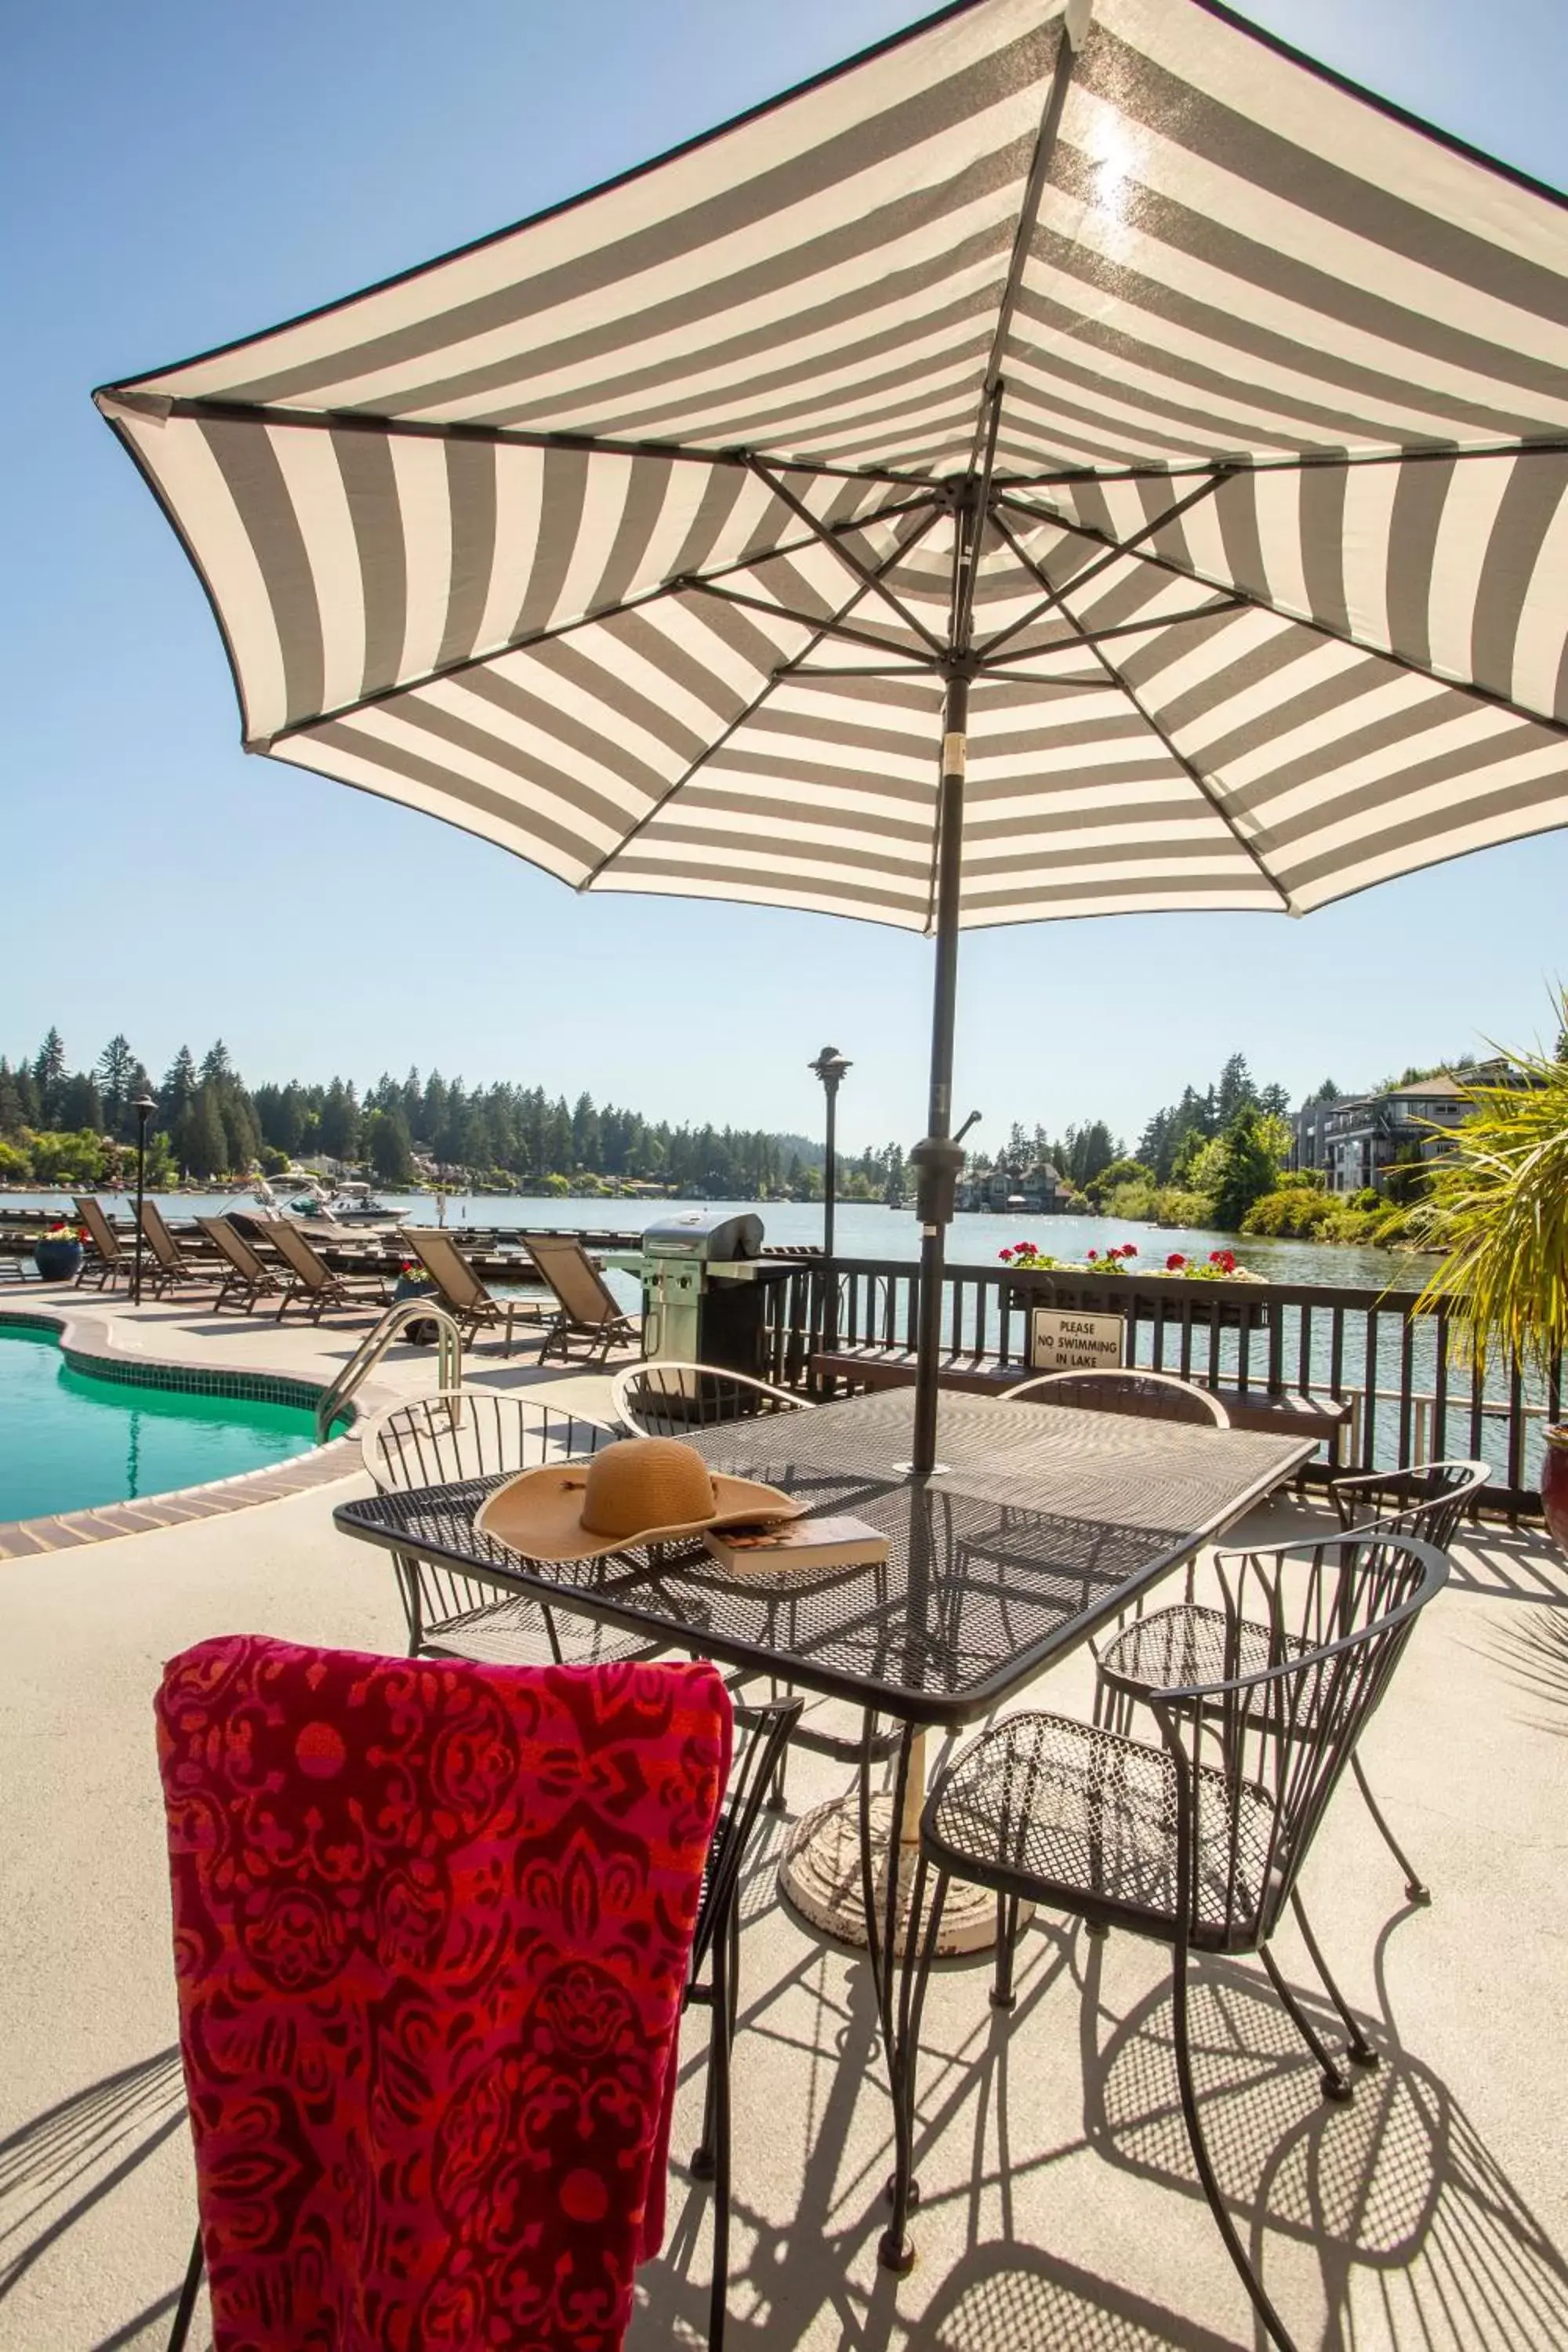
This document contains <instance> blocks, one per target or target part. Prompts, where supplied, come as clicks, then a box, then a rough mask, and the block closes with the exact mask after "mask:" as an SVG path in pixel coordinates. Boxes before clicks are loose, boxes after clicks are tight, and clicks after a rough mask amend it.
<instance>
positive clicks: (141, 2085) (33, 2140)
mask: <svg viewBox="0 0 1568 2352" xmlns="http://www.w3.org/2000/svg"><path fill="white" fill-rule="evenodd" d="M184 2129H185V2086H184V2076H183V2075H182V2074H181V2071H180V2053H179V2051H178V2050H177V2049H175V2048H170V2049H168V2050H160V2051H158V2052H157V2053H155V2054H154V2055H153V2057H151V2058H143V2059H141V2060H139V2061H138V2062H137V2063H136V2064H135V2065H133V2066H124V2067H121V2069H120V2070H119V2072H118V2073H116V2074H105V2075H104V2076H103V2077H102V2078H101V2080H100V2081H99V2082H96V2083H91V2084H88V2086H87V2088H86V2089H85V2090H81V2091H76V2092H73V2093H72V2095H71V2096H70V2097H69V2098H68V2099H62V2100H61V2101H60V2102H59V2103H58V2105H56V2106H52V2107H47V2108H45V2110H44V2112H43V2113H42V2114H41V2115H37V2116H31V2117H30V2118H29V2119H28V2121H27V2122H26V2123H25V2124H23V2125H21V2126H19V2127H18V2128H17V2129H16V2131H13V2132H12V2133H11V2134H10V2135H9V2136H8V2137H6V2138H5V2139H4V2140H0V2332H3V2331H4V2328H5V2303H6V2301H7V2299H8V2298H9V2297H10V2296H11V2295H12V2294H14V2293H15V2292H16V2289H17V2288H18V2287H19V2286H20V2285H21V2284H22V2283H23V2281H24V2280H25V2279H26V2276H27V2274H28V2273H29V2272H30V2271H31V2270H32V2269H33V2268H34V2266H35V2264H37V2263H39V2262H40V2261H42V2260H43V2259H44V2258H45V2257H46V2256H47V2255H48V2254H49V2253H50V2252H51V2250H52V2249H55V2248H58V2249H59V2250H60V2259H62V2260H63V2261H65V2262H66V2263H69V2261H70V2259H71V2257H70V2252H69V2246H68V2240H69V2236H70V2232H71V2231H73V2230H74V2229H76V2228H77V2226H78V2225H79V2223H80V2222H81V2221H83V2220H84V2218H85V2217H86V2215H87V2214H88V2213H89V2212H90V2211H91V2210H92V2209H93V2208H94V2207H95V2206H97V2205H98V2204H100V2202H101V2200H103V2199H104V2198H106V2197H111V2196H112V2195H113V2194H114V2192H115V2190H116V2189H119V2188H121V2186H122V2184H123V2183H124V2182H125V2181H126V2180H128V2179H130V2178H131V2176H132V2174H133V2173H134V2172H136V2171H137V2170H138V2169H139V2168H140V2167H141V2166H142V2165H143V2164H145V2163H146V2162H147V2160H148V2158H150V2157H152V2156H153V2154H154V2152H155V2151H156V2150H157V2149H158V2148H160V2147H162V2146H163V2142H164V2141H165V2140H167V2139H170V2138H172V2137H174V2135H175V2134H176V2133H180V2132H184ZM178 2285H179V2283H178V2280H177V2279H176V2280H174V2281H173V2282H172V2283H171V2285H170V2287H169V2291H168V2293H167V2294H165V2295H163V2296H162V2297H160V2298H159V2299H158V2300H157V2301H156V2302H155V2303H153V2304H152V2305H149V2306H148V2308H147V2309H146V2310H145V2311H142V2312H140V2313H138V2314H137V2315H136V2317H135V2318H134V2319H132V2320H131V2321H129V2322H128V2323H127V2324H126V2325H125V2326H122V2327H120V2328H117V2329H116V2330H115V2332H114V2334H113V2335H112V2336H108V2337H106V2338H105V2339H104V2340H103V2342H102V2343H101V2344H100V2345H98V2346H95V2347H93V2352H118V2347H121V2346H129V2345H132V2344H134V2343H136V2342H138V2340H139V2339H140V2338H141V2337H142V2336H143V2333H144V2331H146V2330H148V2329H149V2328H151V2327H152V2326H153V2323H154V2322H156V2321H157V2320H159V2319H166V2318H167V2317H168V2316H169V2315H171V2314H172V2313H173V2311H174V2303H175V2300H176V2296H177V2294H178ZM17 2340H18V2341H19V2340H20V2339H19V2338H18V2339H17ZM148 2340H149V2341H151V2340H152V2339H151V2338H150V2337H149V2339H148Z"/></svg>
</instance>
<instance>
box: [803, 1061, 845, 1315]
mask: <svg viewBox="0 0 1568 2352" xmlns="http://www.w3.org/2000/svg"><path fill="white" fill-rule="evenodd" d="M849 1066H850V1065H849V1064H848V1063H847V1061H846V1060H845V1058H844V1056H843V1055H842V1054H841V1053H840V1052H839V1050H838V1048H837V1045H824V1047H823V1049H822V1051H821V1053H820V1054H818V1055H817V1057H816V1061H815V1062H808V1063H807V1064H806V1068H807V1069H808V1070H810V1071H811V1072H812V1073H813V1074H814V1075H815V1076H816V1077H819V1078H820V1079H821V1080H822V1091H823V1093H824V1094H825V1095H826V1097H827V1127H826V1135H825V1137H824V1148H823V1159H822V1347H823V1352H824V1353H825V1354H826V1355H829V1356H831V1355H832V1353H833V1351H834V1349H836V1348H837V1345H838V1276H837V1275H836V1274H835V1273H834V1271H833V1212H834V1209H835V1207H836V1206H837V1194H838V1160H837V1150H836V1144H835V1134H836V1130H837V1120H838V1088H839V1087H840V1085H841V1083H842V1082H843V1077H844V1073H845V1071H846V1070H847V1069H848V1068H849Z"/></svg>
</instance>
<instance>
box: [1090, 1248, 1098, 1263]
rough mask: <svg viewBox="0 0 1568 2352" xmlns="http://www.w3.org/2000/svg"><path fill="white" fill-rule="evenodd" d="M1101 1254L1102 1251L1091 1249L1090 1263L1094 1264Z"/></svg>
mask: <svg viewBox="0 0 1568 2352" xmlns="http://www.w3.org/2000/svg"><path fill="white" fill-rule="evenodd" d="M1099 1255H1100V1252H1099V1251H1098V1250H1090V1251H1089V1264H1090V1265H1093V1264H1094V1261H1095V1259H1096V1258H1097V1257H1098V1256H1099Z"/></svg>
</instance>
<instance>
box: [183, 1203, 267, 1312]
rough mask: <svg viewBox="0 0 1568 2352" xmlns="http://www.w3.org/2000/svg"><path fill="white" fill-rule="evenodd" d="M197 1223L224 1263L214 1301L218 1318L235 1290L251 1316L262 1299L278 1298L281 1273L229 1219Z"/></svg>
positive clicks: (201, 1218)
mask: <svg viewBox="0 0 1568 2352" xmlns="http://www.w3.org/2000/svg"><path fill="white" fill-rule="evenodd" d="M196 1223H197V1225H198V1227H199V1228H200V1230H201V1231H202V1232H203V1233H204V1234H205V1235H206V1237H207V1239H208V1241H209V1242H211V1244H212V1245H213V1247H214V1249H215V1250H216V1252H217V1254H218V1256H219V1257H220V1258H221V1259H222V1261H223V1265H224V1276H223V1281H222V1283H221V1284H220V1286H219V1287H218V1294H217V1297H216V1298H215V1299H214V1300H213V1313H214V1314H215V1315H221V1314H222V1313H223V1310H224V1306H225V1302H226V1300H227V1298H228V1296H229V1294H230V1292H231V1291H232V1292H233V1294H234V1296H235V1297H236V1298H237V1301H238V1302H239V1303H240V1305H242V1306H243V1307H244V1308H245V1311H246V1313H247V1315H248V1314H249V1313H250V1312H251V1309H252V1308H253V1307H255V1305H256V1302H257V1300H258V1298H276V1297H277V1296H278V1294H279V1291H280V1290H281V1289H282V1287H283V1285H282V1283H281V1281H280V1280H279V1276H278V1273H277V1270H276V1269H275V1268H274V1267H272V1266H269V1265H267V1264H266V1262H265V1261H264V1260H263V1259H262V1258H260V1257H258V1255H257V1253H256V1252H255V1250H253V1249H252V1248H251V1246H250V1244H249V1243H248V1242H247V1240H246V1238H245V1236H244V1234H240V1233H237V1232H236V1230H235V1228H234V1226H233V1225H232V1224H231V1223H230V1222H229V1220H228V1219H227V1218H226V1217H198V1218H197V1219H196Z"/></svg>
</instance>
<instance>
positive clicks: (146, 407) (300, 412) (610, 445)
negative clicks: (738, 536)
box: [93, 384, 937, 490]
mask: <svg viewBox="0 0 1568 2352" xmlns="http://www.w3.org/2000/svg"><path fill="white" fill-rule="evenodd" d="M93 399H94V400H95V401H96V402H97V403H98V404H99V407H100V410H107V408H110V407H116V406H118V407H121V408H126V409H129V410H130V411H131V412H132V415H138V416H148V417H152V418H153V419H154V420H155V421H157V422H158V423H163V421H164V420H165V419H167V418H168V417H171V416H177V417H181V418H185V419H189V420H191V421H193V422H195V423H196V424H200V423H201V422H202V421H203V419H204V418H205V419H206V420H207V421H209V422H210V423H212V424H215V425H292V426H296V427H300V428H302V429H304V430H305V431H307V432H314V433H382V434H386V435H388V436H391V437H393V438H394V439H403V440H416V441H477V442H479V443H482V444H483V445H485V446H489V447H496V448H502V449H509V448H510V449H563V450H574V451H576V452H579V453H581V454H584V455H586V456H588V457H657V458H658V459H660V460H662V461H666V462H671V463H674V464H677V465H683V466H724V467H730V468H731V470H736V471H740V472H748V471H749V470H750V468H751V466H752V452H751V451H750V450H749V449H737V448H734V447H732V446H726V447H724V448H721V449H703V448H697V447H694V446H690V445H689V444H688V443H687V442H684V441H628V440H620V439H617V438H616V436H614V435H605V434H598V433H574V432H570V431H561V432H554V433H547V432H538V431H534V430H532V429H531V427H529V426H527V425H481V424H478V423H470V422H468V420H467V419H465V418H462V417H450V418H447V417H438V416H381V415H377V414H376V412H375V411H374V409H367V408H285V407H281V406H279V407H275V408H274V407H268V405H266V404H264V403H262V402H259V401H247V400H216V399H193V398H191V397H190V395H189V394H178V395H171V394H165V393H153V392H120V391H117V390H116V389H115V387H114V386H113V385H112V384H110V385H108V386H106V387H104V388H103V389H102V390H101V391H99V392H95V393H94V394H93ZM110 421H112V420H110ZM768 463H769V464H770V465H772V466H776V467H778V468H779V470H780V471H781V472H784V473H791V474H821V475H824V476H826V478H829V479H831V480H833V481H840V482H885V483H887V484H888V486H889V488H892V489H904V490H931V489H934V488H936V487H937V485H936V483H935V480H934V478H933V477H932V476H931V475H930V474H921V473H917V472H910V471H901V470H900V469H899V468H898V467H890V466H835V465H832V464H830V463H828V462H827V461H826V460H825V461H824V462H823V463H822V464H820V465H819V464H817V463H816V460H815V459H813V458H810V457H770V458H769V460H768Z"/></svg>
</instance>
